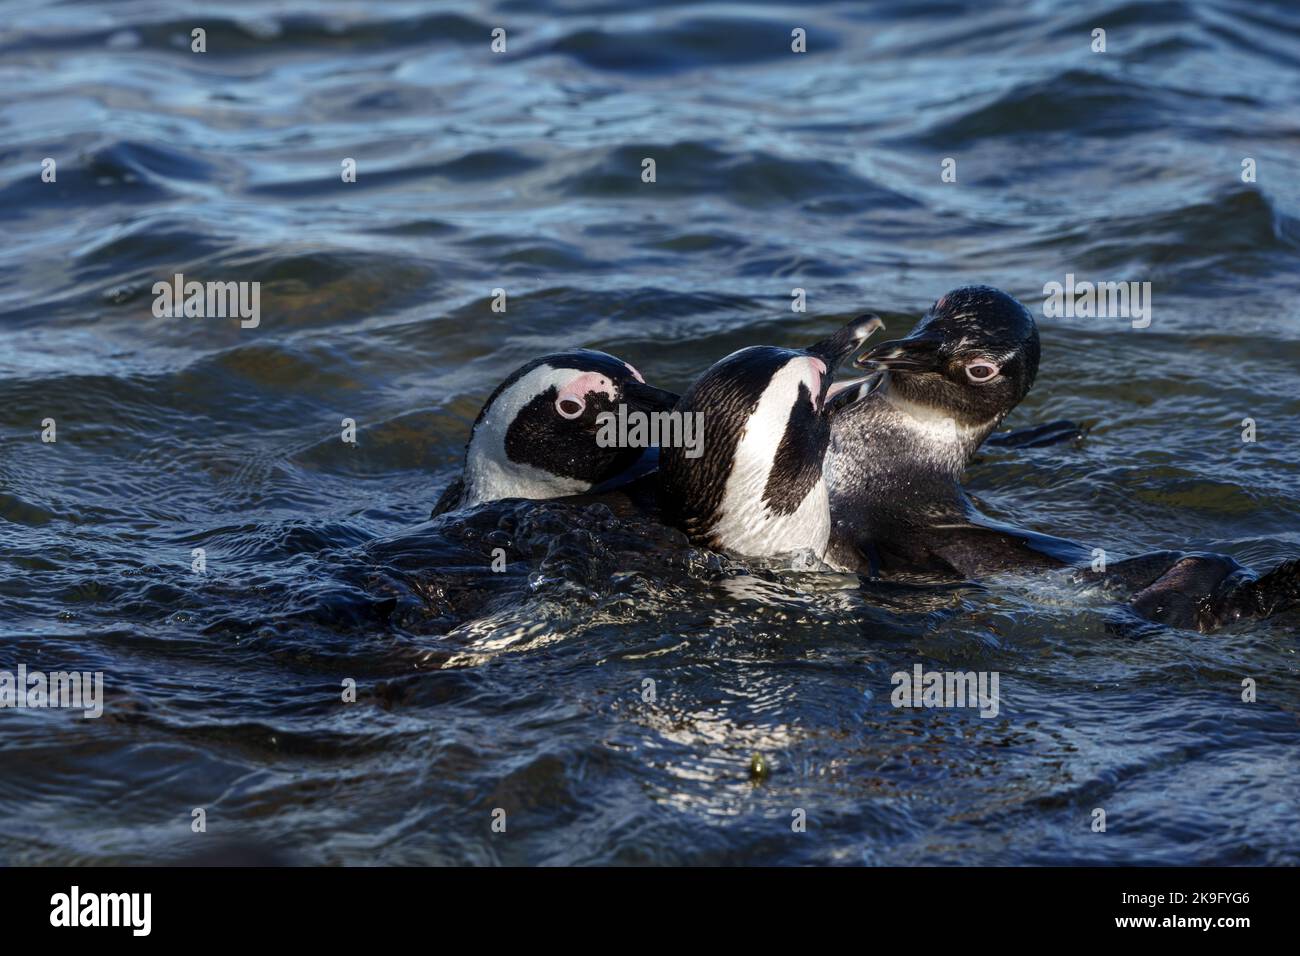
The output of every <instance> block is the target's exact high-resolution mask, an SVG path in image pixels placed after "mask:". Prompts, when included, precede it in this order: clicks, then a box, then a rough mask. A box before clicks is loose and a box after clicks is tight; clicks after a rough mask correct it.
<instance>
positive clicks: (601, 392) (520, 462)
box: [459, 349, 677, 507]
mask: <svg viewBox="0 0 1300 956" xmlns="http://www.w3.org/2000/svg"><path fill="white" fill-rule="evenodd" d="M676 401H677V395H675V394H673V393H672V392H666V391H663V390H662V389H658V388H654V387H653V386H650V385H647V384H646V383H645V379H644V378H642V377H641V373H640V372H638V371H637V370H636V369H635V368H633V367H632V366H631V365H629V364H627V363H626V362H623V361H621V360H619V359H617V358H615V357H614V356H612V355H607V354H606V353H604V352H596V351H592V350H590V349H574V350H572V351H568V352H557V353H554V354H551V355H544V356H542V357H541V358H538V359H534V360H533V361H531V362H529V363H528V364H527V365H525V366H523V367H522V368H520V369H518V370H517V371H516V372H515V373H514V374H512V375H511V376H510V377H509V378H507V379H506V380H505V381H504V382H502V383H501V384H500V385H498V386H497V389H496V391H494V392H493V393H492V395H491V396H490V397H489V398H488V400H487V402H486V403H485V404H484V405H483V408H482V410H481V411H480V412H479V414H478V418H477V419H476V420H475V422H474V427H473V430H472V431H471V432H470V438H469V443H468V444H467V445H466V446H465V472H464V477H463V481H464V489H463V492H462V494H461V498H460V501H459V506H461V507H468V506H471V505H475V504H479V503H481V502H484V501H493V500H495V499H498V498H558V497H562V496H564V495H572V494H581V493H582V492H586V491H590V490H591V489H592V488H593V487H595V486H596V485H599V484H601V483H602V482H605V481H608V480H610V479H612V478H615V477H616V476H618V475H619V474H620V473H622V472H623V471H625V470H627V469H628V468H629V467H631V466H632V465H633V464H634V463H636V461H637V460H638V459H639V458H640V457H641V455H642V454H643V453H644V451H645V449H643V448H628V447H617V446H610V447H605V446H603V445H602V443H601V442H598V441H597V434H598V432H599V431H600V423H599V421H598V419H600V417H601V415H602V414H603V413H605V412H612V413H617V411H618V408H619V406H620V405H626V406H628V408H629V410H638V411H645V412H654V411H666V410H668V409H670V408H672V407H673V405H674V404H675V403H676Z"/></svg>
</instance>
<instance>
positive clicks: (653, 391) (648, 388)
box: [623, 382, 681, 412]
mask: <svg viewBox="0 0 1300 956" xmlns="http://www.w3.org/2000/svg"><path fill="white" fill-rule="evenodd" d="M680 397H681V396H680V395H678V394H677V393H676V392H669V391H667V390H665V389H662V388H655V387H654V386H653V385H646V384H645V383H644V382H627V383H625V384H624V385H623V401H625V402H627V405H628V407H629V408H632V409H635V410H637V411H641V412H668V411H672V409H673V407H674V406H675V405H676V404H677V400H678V399H679V398H680Z"/></svg>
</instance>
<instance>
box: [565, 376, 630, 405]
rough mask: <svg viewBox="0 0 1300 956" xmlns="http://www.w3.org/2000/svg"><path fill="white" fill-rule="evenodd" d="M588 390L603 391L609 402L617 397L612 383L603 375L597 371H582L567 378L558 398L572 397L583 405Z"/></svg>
mask: <svg viewBox="0 0 1300 956" xmlns="http://www.w3.org/2000/svg"><path fill="white" fill-rule="evenodd" d="M588 392H604V393H605V394H606V395H608V396H609V400H610V401H611V402H612V401H614V400H615V399H617V398H618V393H617V392H616V391H615V389H614V383H613V382H611V381H610V380H609V379H608V378H606V377H605V376H604V375H601V374H600V373H599V372H583V373H582V374H581V375H578V376H575V377H574V378H571V379H569V381H568V383H567V384H566V385H565V386H564V388H563V389H562V390H561V392H560V399H561V400H563V399H565V398H573V399H576V400H577V401H579V402H582V403H583V404H584V405H585V404H586V401H587V393H588Z"/></svg>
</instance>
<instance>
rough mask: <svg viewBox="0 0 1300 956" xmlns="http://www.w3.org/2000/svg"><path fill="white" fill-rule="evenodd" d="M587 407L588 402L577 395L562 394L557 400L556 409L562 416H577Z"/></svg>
mask: <svg viewBox="0 0 1300 956" xmlns="http://www.w3.org/2000/svg"><path fill="white" fill-rule="evenodd" d="M586 409H587V403H586V402H584V401H583V400H582V399H580V398H578V397H577V396H576V395H561V396H560V397H559V398H557V399H556V400H555V410H556V411H557V412H559V413H560V417H561V418H577V417H578V416H579V415H581V414H582V413H583V412H584V411H586Z"/></svg>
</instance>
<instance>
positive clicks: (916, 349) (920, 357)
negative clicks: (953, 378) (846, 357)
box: [853, 336, 943, 372]
mask: <svg viewBox="0 0 1300 956" xmlns="http://www.w3.org/2000/svg"><path fill="white" fill-rule="evenodd" d="M942 341H943V340H942V339H938V338H928V337H925V336H919V337H917V338H911V337H909V338H905V339H894V340H893V341H892V342H881V343H880V344H879V345H877V346H875V347H874V348H872V349H870V350H869V351H867V352H864V353H863V354H862V355H860V356H858V358H857V359H856V360H854V362H853V365H854V367H855V368H870V369H888V370H890V371H899V372H938V371H941V370H942V368H943V361H942V359H940V357H939V346H940V345H941V344H942Z"/></svg>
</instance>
